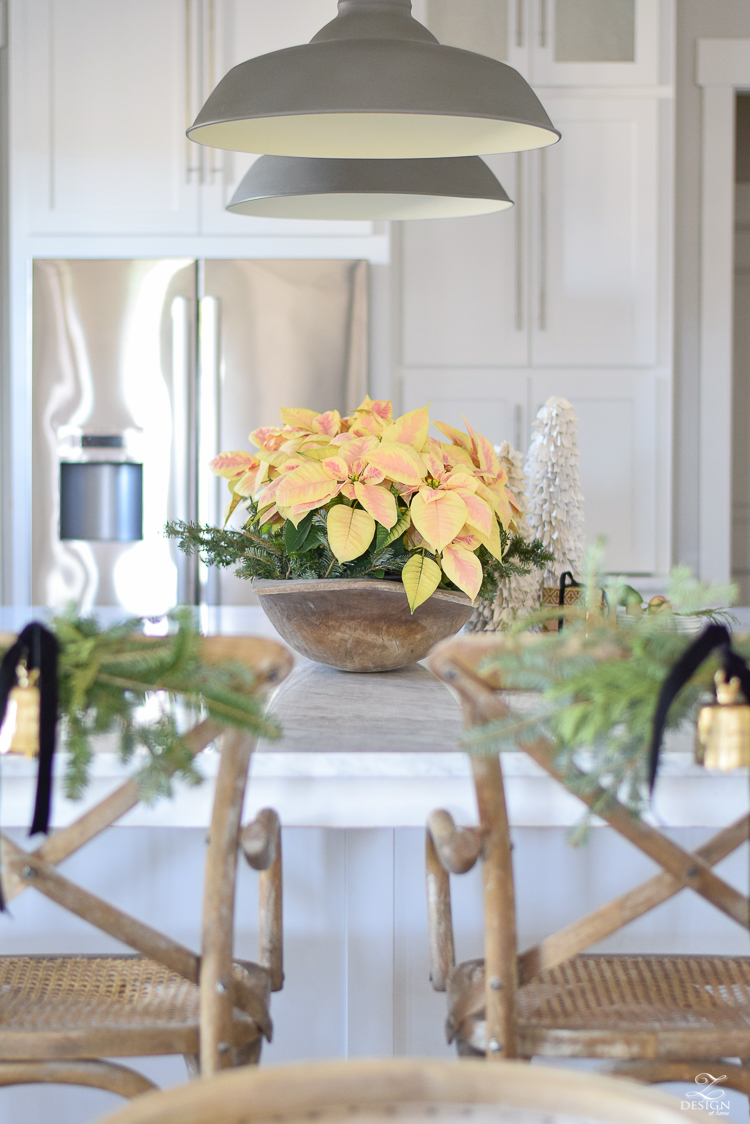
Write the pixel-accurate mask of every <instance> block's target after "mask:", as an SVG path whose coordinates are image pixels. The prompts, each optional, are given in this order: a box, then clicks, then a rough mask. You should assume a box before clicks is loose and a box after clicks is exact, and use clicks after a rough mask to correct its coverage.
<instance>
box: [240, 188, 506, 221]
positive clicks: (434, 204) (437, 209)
mask: <svg viewBox="0 0 750 1124" xmlns="http://www.w3.org/2000/svg"><path fill="white" fill-rule="evenodd" d="M512 206H513V204H512V202H511V201H510V200H506V199H466V198H461V197H456V196H443V195H419V194H411V193H408V194H407V193H400V192H390V193H386V192H366V191H362V192H359V191H358V192H336V193H333V194H326V195H283V196H271V197H266V198H260V199H248V200H245V201H243V202H241V203H236V204H233V205H232V206H230V207H227V210H228V211H232V212H233V213H234V214H238V215H256V216H260V217H264V218H278V219H346V220H357V219H360V220H370V221H373V222H375V221H385V220H395V219H444V218H446V219H447V218H460V217H462V216H468V215H485V214H489V213H490V212H492V211H504V210H506V209H507V208H508V207H512Z"/></svg>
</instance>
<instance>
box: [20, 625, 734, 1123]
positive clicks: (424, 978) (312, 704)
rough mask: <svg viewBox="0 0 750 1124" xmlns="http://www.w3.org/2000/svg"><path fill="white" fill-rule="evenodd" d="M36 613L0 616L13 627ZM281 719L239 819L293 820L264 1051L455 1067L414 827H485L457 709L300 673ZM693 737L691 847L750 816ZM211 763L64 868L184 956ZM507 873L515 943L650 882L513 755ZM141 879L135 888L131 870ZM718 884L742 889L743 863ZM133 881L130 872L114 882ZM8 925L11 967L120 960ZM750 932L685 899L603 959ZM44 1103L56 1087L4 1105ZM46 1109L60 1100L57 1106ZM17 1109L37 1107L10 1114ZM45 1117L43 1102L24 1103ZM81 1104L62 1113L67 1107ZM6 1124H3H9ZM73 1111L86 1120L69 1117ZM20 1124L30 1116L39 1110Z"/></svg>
mask: <svg viewBox="0 0 750 1124" xmlns="http://www.w3.org/2000/svg"><path fill="white" fill-rule="evenodd" d="M33 615H34V614H31V613H29V611H27V612H26V613H25V614H23V613H20V612H19V614H18V615H15V614H11V613H10V612H9V611H6V613H5V616H4V617H2V616H0V627H5V628H17V627H20V626H21V625H22V624H24V623H26V622H27V621H28V620H29V619H31V618H32V616H33ZM202 625H203V627H204V630H205V631H206V632H213V631H223V632H227V633H228V632H235V633H244V632H247V633H256V634H264V635H268V636H273V635H275V634H274V632H273V630H272V629H271V627H270V625H269V624H268V623H267V621H266V619H265V617H264V616H263V614H262V610H260V609H259V608H257V609H256V608H247V609H235V610H230V609H223V610H209V611H208V612H206V613H205V614H204V619H203V621H202ZM271 705H272V707H273V708H274V709H276V710H277V711H278V713H279V716H280V718H281V720H282V722H283V725H284V735H283V737H282V739H281V741H280V742H276V743H261V744H260V745H259V747H258V750H257V752H256V754H255V756H254V758H253V763H252V767H251V779H250V785H249V788H248V797H247V804H246V818H249V817H250V816H251V815H252V814H253V812H254V811H255V810H257V809H258V808H260V807H263V806H266V805H272V806H274V807H275V808H276V809H277V810H278V811H279V814H280V816H281V820H282V823H283V824H284V835H283V848H284V877H285V895H284V911H285V915H284V928H285V946H286V948H285V952H286V958H285V971H286V981H285V986H284V990H283V991H282V992H280V993H278V994H276V995H274V997H273V1003H272V1016H273V1019H274V1023H275V1028H276V1030H275V1036H274V1041H273V1043H272V1044H271V1045H270V1046H268V1047H266V1048H265V1049H264V1058H265V1059H266V1060H267V1061H273V1062H281V1061H286V1060H292V1059H300V1058H309V1057H326V1056H328V1057H330V1056H334V1057H335V1056H357V1055H389V1054H410V1055H434V1056H441V1055H442V1056H450V1054H451V1050H450V1048H449V1047H448V1046H447V1045H446V1044H445V1040H444V1037H443V1030H442V1024H443V1020H444V1017H445V999H444V996H442V995H440V994H436V993H434V992H433V991H432V990H431V987H430V984H429V980H428V943H427V926H426V911H425V899H424V870H423V863H424V823H425V819H426V816H427V814H428V812H429V811H431V810H432V809H433V808H435V807H441V806H442V807H447V808H449V809H450V810H451V811H452V812H453V813H454V815H455V817H456V819H457V820H458V821H459V822H464V823H473V822H476V807H475V802H474V794H473V786H472V784H471V781H470V772H469V766H468V761H467V759H466V757H465V755H464V754H463V753H461V752H460V751H458V750H457V749H456V745H457V742H458V739H459V738H460V734H461V720H460V713H459V709H458V705H457V703H456V702H455V700H454V698H453V696H452V694H451V693H450V692H449V691H448V690H447V688H445V687H444V686H443V685H442V684H441V683H439V682H438V681H437V680H435V679H434V678H433V677H432V675H431V674H430V673H429V671H427V669H426V668H425V667H423V666H421V665H413V666H412V667H410V668H407V669H403V670H401V671H398V672H388V673H383V674H381V675H377V676H366V675H351V674H347V673H340V672H336V671H333V670H332V669H329V668H324V667H322V666H320V665H315V664H311V663H310V662H309V661H304V660H302V659H298V661H297V665H296V667H295V670H294V671H293V673H292V675H291V676H290V677H289V679H288V680H287V681H286V682H285V683H284V684H282V685H281V687H280V688H279V689H278V690H277V693H276V695H275V696H274V699H273V700H272V704H271ZM101 748H102V749H103V752H100V753H97V754H96V755H95V759H94V762H93V765H92V783H91V785H90V788H89V790H88V792H87V794H86V798H85V800H84V802H83V803H72V802H69V801H66V800H65V799H64V796H63V795H62V792H61V780H62V772H63V770H64V759H63V757H62V755H61V756H60V758H59V760H58V762H57V765H56V774H57V777H56V788H55V797H54V806H53V819H54V822H56V823H58V824H64V823H66V822H69V821H70V820H71V819H73V818H75V817H76V816H77V815H80V813H81V811H82V810H83V809H84V808H85V807H86V805H87V804H89V803H93V802H95V801H96V800H97V799H100V798H101V797H102V796H103V795H105V794H106V792H108V791H110V790H111V789H112V788H114V787H116V786H117V785H118V784H119V783H121V781H122V779H123V776H124V775H125V774H126V773H128V772H129V771H130V770H131V768H132V766H131V767H128V768H127V769H125V768H124V767H123V766H122V765H121V764H120V763H119V760H118V758H117V755H116V753H114V752H113V749H114V747H113V745H112V744H111V743H110V744H109V745H106V744H105V745H103V746H102V747H101ZM691 750H692V733H691V732H690V731H687V732H686V733H685V734H681V735H678V736H676V737H673V738H672V739H671V740H670V742H669V753H668V754H667V755H666V759H665V763H664V768H663V773H662V776H661V779H660V781H659V786H658V790H657V794H656V800H655V803H654V810H653V813H652V815H653V817H654V820H655V822H657V823H659V824H668V825H669V826H670V828H671V829H672V830H673V832H674V836H675V838H676V839H678V840H679V842H680V843H681V844H682V845H683V846H686V847H694V846H696V845H698V843H700V842H701V841H702V840H703V839H704V838H705V837H706V836H707V835H708V834H710V833H711V829H715V828H716V827H717V826H719V825H722V824H726V823H728V822H730V821H731V820H733V819H735V818H736V817H737V816H739V815H741V814H742V813H743V812H744V811H745V810H746V808H747V783H746V780H745V779H744V778H743V777H741V776H737V775H736V774H730V775H724V776H722V775H716V774H713V775H711V774H707V773H706V772H705V771H704V770H702V769H700V768H699V767H697V766H695V765H694V764H693V763H692V757H691ZM216 764H217V754H216V752H215V751H214V750H211V749H209V750H207V751H205V752H204V753H203V754H201V756H200V757H199V759H198V765H199V768H200V769H201V771H202V772H203V774H204V776H205V777H206V783H205V784H204V785H203V786H200V787H198V788H188V787H186V786H182V785H178V786H177V793H176V796H175V799H173V800H171V801H170V800H161V801H159V802H158V803H157V804H156V805H155V806H154V807H152V808H147V807H145V806H140V807H138V808H136V809H134V810H133V811H132V812H131V813H129V814H128V816H127V817H125V818H124V819H123V821H121V824H120V825H119V826H118V827H117V829H116V830H113V831H110V832H108V833H107V834H106V835H105V836H103V837H102V838H101V839H99V840H97V841H95V842H94V843H92V844H90V845H88V846H87V847H85V848H83V850H82V851H81V852H80V853H78V854H76V855H74V856H72V857H71V858H70V859H68V860H67V861H66V863H65V864H64V866H63V872H64V873H67V874H69V875H70V877H71V878H74V879H76V880H78V881H80V882H81V883H82V884H83V885H84V886H87V887H89V888H90V889H91V890H92V891H93V892H95V893H99V894H101V895H102V896H103V897H106V898H108V899H109V900H111V901H113V902H114V903H115V904H117V905H119V906H120V907H121V908H123V909H125V910H128V911H130V912H133V913H134V914H136V915H137V916H140V917H142V918H143V919H144V920H147V921H149V922H151V923H153V924H154V925H156V926H158V927H159V928H162V929H164V930H165V931H166V932H168V933H170V934H171V935H173V936H174V937H175V938H176V939H178V940H181V941H183V942H184V943H185V944H188V945H190V946H192V947H198V945H199V931H200V902H201V892H202V876H201V873H200V872H201V869H202V867H201V864H202V859H203V850H204V843H205V834H206V833H205V828H206V824H207V822H208V809H209V807H210V799H211V781H212V778H213V776H214V775H215V771H216ZM504 767H505V769H506V775H507V777H508V792H509V804H510V811H511V817H512V821H513V825H514V834H515V841H516V850H515V857H516V862H517V864H518V872H519V878H518V886H519V902H518V913H519V929H520V935H521V940H522V942H523V943H524V944H527V943H532V942H533V941H535V940H536V939H538V938H539V937H540V936H542V935H544V934H545V933H546V932H549V931H551V930H552V929H554V928H557V927H559V926H560V925H561V924H564V923H565V922H566V921H568V920H570V919H572V918H574V917H576V916H580V914H581V913H583V912H584V911H586V910H587V909H590V908H593V907H594V906H595V905H597V904H599V903H600V902H602V901H604V900H607V899H609V898H610V897H611V896H612V895H613V894H615V893H617V892H620V891H625V890H627V889H628V888H629V887H631V886H633V885H634V884H636V883H637V882H639V881H641V880H642V879H644V878H646V877H648V876H649V875H650V874H652V873H653V872H654V870H655V868H654V866H653V865H652V864H651V862H650V861H649V860H648V859H646V858H645V857H644V856H643V855H640V854H638V853H637V852H636V851H634V850H633V849H632V848H631V847H630V846H629V845H628V844H627V843H625V842H624V841H623V840H622V839H621V838H618V837H617V836H616V835H615V833H614V832H612V831H611V830H610V829H609V828H607V827H598V828H597V829H596V830H595V831H594V832H593V833H592V838H591V840H590V842H589V844H587V845H585V846H583V847H578V848H573V847H572V846H571V845H570V843H569V842H568V835H569V831H570V828H571V826H573V825H575V824H576V823H577V822H579V820H580V817H581V814H582V811H583V809H582V805H581V804H580V803H579V801H578V800H577V799H576V798H574V797H573V796H570V795H569V794H567V793H566V792H564V791H563V790H562V789H561V788H560V787H559V786H558V785H557V784H556V783H555V782H554V781H552V780H550V779H549V778H548V777H547V776H546V775H545V774H544V773H542V772H541V770H540V769H539V768H538V767H537V766H536V765H534V764H533V762H531V761H530V760H529V759H528V758H526V756H525V755H524V754H520V753H511V754H507V755H505V756H504ZM0 769H1V770H2V786H1V797H2V800H1V803H0V816H2V820H0V822H2V824H3V826H4V828H5V829H10V828H14V829H15V830H13V831H12V834H13V837H14V838H15V839H16V840H17V841H18V842H20V843H21V844H22V845H28V843H27V839H26V836H25V830H24V828H25V825H27V824H28V823H29V819H30V808H31V802H32V793H33V780H34V773H35V768H34V764H33V762H29V761H27V760H25V759H21V758H7V757H6V758H4V759H2V761H1V762H0ZM137 868H140V870H141V871H142V877H141V878H135V879H134V878H133V876H132V873H131V872H132V870H133V869H137ZM719 869H720V872H721V873H722V874H723V876H724V877H727V878H728V879H730V880H732V881H734V882H736V884H737V885H738V886H739V887H741V888H744V887H745V885H746V882H747V863H746V859H745V856H744V854H743V851H742V850H740V851H739V852H738V853H737V854H735V855H734V856H731V857H730V858H729V859H727V860H725V862H724V863H723V864H721V867H720V868H719ZM126 871H127V872H128V874H127V876H126V874H125V872H126ZM480 878H481V875H480V872H479V871H478V870H476V869H475V870H473V871H471V872H470V873H469V874H467V875H465V876H463V877H461V878H456V879H454V880H453V882H454V920H455V925H456V938H457V954H458V956H459V958H461V959H465V958H467V957H470V956H478V955H481V953H482V943H483V919H482V904H481V902H482V899H481V887H480ZM255 880H256V875H255V874H254V872H253V871H251V870H249V869H248V868H246V867H245V865H244V864H242V869H241V878H240V888H239V893H240V897H239V905H238V911H237V922H238V925H237V939H236V954H237V955H238V956H247V957H249V958H252V957H253V956H254V955H255V946H256V941H257V928H256V904H255V899H256V893H255V888H256V882H255ZM11 911H12V913H11V916H6V917H2V918H0V943H1V945H2V949H3V951H7V952H12V951H61V952H62V951H74V950H75V951H84V952H86V951H106V950H108V949H112V950H115V949H117V948H118V946H117V945H116V943H115V942H114V941H108V940H107V938H105V937H102V936H101V934H95V933H94V932H93V930H91V929H90V928H89V927H88V926H86V925H85V923H83V922H82V921H78V920H77V919H76V918H74V917H71V916H68V915H63V914H62V913H61V911H60V910H58V909H57V907H56V906H54V905H53V904H52V903H49V902H47V901H45V900H44V899H42V898H41V897H40V896H39V895H36V894H34V892H33V890H27V891H26V892H25V893H23V894H22V895H21V896H20V897H19V898H17V899H16V900H15V901H14V902H13V903H12V906H11ZM746 944H747V936H746V934H743V933H742V931H741V930H740V929H739V928H738V927H737V926H736V925H733V924H732V923H731V922H730V921H729V920H727V919H726V918H724V917H722V916H721V915H720V914H718V913H717V912H716V911H715V910H713V909H711V908H710V907H708V906H707V905H705V904H704V903H702V902H700V901H699V900H698V899H696V898H695V896H694V895H685V894H680V895H678V896H677V897H675V898H674V899H672V900H671V901H670V902H668V903H665V905H663V906H662V907H660V909H659V910H658V911H656V912H655V913H653V914H652V915H649V916H647V917H644V918H642V919H640V920H639V921H637V922H635V923H634V924H633V925H632V926H630V928H628V929H627V930H626V931H625V932H624V933H621V934H618V935H617V937H614V938H612V939H611V940H609V941H608V942H606V943H605V945H603V946H602V947H607V948H612V949H613V950H614V949H616V950H619V951H626V950H627V949H629V948H632V949H639V950H641V951H643V950H646V951H649V950H651V951H708V950H713V951H716V952H725V953H730V952H732V953H735V952H745V951H746ZM139 1067H140V1068H141V1069H142V1070H143V1071H144V1072H146V1073H147V1074H148V1075H149V1076H152V1077H153V1079H154V1080H156V1081H157V1082H158V1083H160V1084H170V1083H173V1082H176V1081H181V1080H183V1079H184V1069H183V1063H182V1060H181V1059H179V1058H177V1059H168V1060H146V1061H144V1062H143V1063H142V1064H141V1063H139ZM22 1095H23V1097H26V1098H27V1097H29V1096H32V1095H33V1097H35V1098H40V1099H39V1102H38V1103H39V1114H40V1115H39V1118H40V1119H41V1118H42V1113H43V1112H44V1111H47V1110H46V1109H44V1108H43V1107H42V1106H43V1105H47V1106H48V1105H49V1103H50V1102H49V1101H47V1100H44V1098H45V1097H49V1095H50V1092H49V1090H45V1089H38V1090H34V1091H33V1093H32V1091H31V1090H23V1091H19V1092H18V1093H16V1092H15V1091H7V1092H6V1094H5V1096H4V1098H3V1100H4V1101H5V1103H6V1104H7V1105H8V1106H11V1105H12V1104H14V1103H16V1102H15V1101H14V1098H15V1097H16V1096H18V1097H19V1098H20V1097H21V1096H22ZM56 1095H57V1094H56ZM80 1096H86V1097H87V1098H89V1100H90V1101H91V1103H92V1104H93V1103H94V1099H95V1098H99V1099H97V1100H96V1104H97V1106H101V1107H98V1108H97V1112H92V1118H95V1117H96V1115H97V1113H98V1114H102V1113H103V1112H104V1111H105V1109H106V1108H108V1107H112V1108H113V1107H114V1099H113V1098H109V1097H107V1095H105V1094H99V1093H93V1092H91V1091H86V1092H84V1093H81V1092H80V1091H72V1090H65V1091H64V1096H63V1097H62V1099H61V1100H60V1102H59V1105H58V1106H57V1113H58V1115H57V1117H56V1120H59V1124H67V1121H68V1119H70V1120H71V1121H73V1120H80V1119H81V1114H80V1109H78V1110H75V1111H74V1110H73V1109H71V1114H70V1116H69V1117H68V1116H66V1114H65V1112H66V1110H65V1108H64V1104H65V1100H66V1098H75V1097H80ZM17 1103H18V1105H19V1106H20V1105H21V1104H24V1105H26V1104H28V1103H29V1102H28V1101H27V1100H23V1101H21V1100H18V1102H17ZM36 1103H37V1102H36V1101H35V1104H36ZM71 1103H72V1100H71ZM4 1111H8V1112H9V1111H10V1109H7V1110H5V1109H3V1106H2V1102H0V1122H1V1124H6V1120H7V1121H8V1124H9V1122H10V1120H11V1119H13V1115H12V1114H11V1115H8V1116H3V1112H4ZM76 1112H77V1115H76ZM30 1118H34V1117H33V1114H32V1116H31V1117H30Z"/></svg>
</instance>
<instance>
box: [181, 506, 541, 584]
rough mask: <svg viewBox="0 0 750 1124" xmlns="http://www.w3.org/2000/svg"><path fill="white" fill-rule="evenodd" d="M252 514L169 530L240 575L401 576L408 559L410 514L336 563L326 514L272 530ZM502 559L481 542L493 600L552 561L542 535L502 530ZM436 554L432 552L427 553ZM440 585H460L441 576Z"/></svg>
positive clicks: (193, 550)
mask: <svg viewBox="0 0 750 1124" xmlns="http://www.w3.org/2000/svg"><path fill="white" fill-rule="evenodd" d="M247 506H248V511H249V518H248V520H247V522H246V523H245V525H244V527H243V528H242V529H241V530H234V529H232V528H224V529H222V528H219V527H211V526H208V525H206V526H203V527H202V526H200V524H198V523H184V522H182V521H181V520H175V521H173V522H170V523H167V525H166V528H165V533H166V535H167V536H168V537H169V538H174V539H177V545H178V546H179V548H180V550H182V551H184V552H185V553H186V554H197V555H199V556H200V558H201V560H202V561H203V562H204V563H205V564H206V565H207V566H218V567H222V568H226V567H229V566H234V567H235V573H236V575H237V576H238V577H240V578H274V579H277V580H279V579H292V578H361V577H370V578H386V577H391V578H395V579H398V578H399V577H400V574H401V571H402V570H403V568H404V566H405V565H406V563H407V562H408V561H409V558H410V554H409V553H408V551H407V550H406V548H405V547H404V542H403V535H404V534H405V532H406V531H407V530H408V529H409V525H410V519H409V516H408V514H407V513H406V512H400V515H401V518H400V519H399V522H398V523H396V525H395V526H394V527H392V528H391V530H390V531H388V530H387V529H386V528H385V527H383V526H380V525H378V527H377V531H376V534H375V537H374V538H373V541H372V544H371V545H370V547H369V549H368V550H367V551H365V553H364V554H362V555H361V556H360V557H359V558H355V559H354V561H353V562H338V561H337V560H336V558H335V557H334V555H333V552H332V551H331V548H330V546H329V543H328V538H327V535H326V518H325V515H326V512H325V510H324V509H323V508H321V509H320V510H319V511H311V512H310V513H309V514H308V515H306V516H305V518H304V519H302V520H301V521H300V523H299V526H298V527H295V526H294V524H293V523H292V522H291V521H287V522H286V523H285V524H284V527H283V529H282V530H281V531H278V530H273V531H269V530H268V529H267V528H259V527H258V525H257V518H258V511H257V506H256V504H255V502H254V501H253V500H249V501H248V504H247ZM500 540H501V542H502V546H503V560H502V562H499V561H498V560H497V559H496V558H494V557H493V555H492V554H490V552H489V551H488V550H487V549H486V547H484V546H482V547H480V548H479V550H478V552H477V556H478V558H479V561H480V562H481V564H482V571H483V581H482V586H481V589H480V591H479V597H480V598H482V599H484V600H494V598H495V596H496V594H497V588H498V585H499V583H500V582H501V581H502V580H503V579H504V578H507V577H510V576H511V575H513V574H527V573H529V571H530V570H532V569H534V568H535V567H540V568H541V567H542V566H544V565H545V564H546V563H547V562H550V561H552V555H551V554H550V553H549V551H547V550H545V548H544V546H543V545H542V543H541V542H539V540H538V539H534V540H532V541H531V542H528V541H527V540H526V539H524V538H522V536H521V535H518V534H515V533H513V532H510V533H509V532H506V531H504V530H502V529H500ZM426 553H427V554H428V556H430V557H432V555H431V553H430V552H429V551H427V552H426ZM440 584H441V587H442V588H444V589H457V588H458V587H457V586H455V585H454V584H453V583H452V582H450V581H449V580H448V578H446V577H445V575H443V578H442V581H441V583H440Z"/></svg>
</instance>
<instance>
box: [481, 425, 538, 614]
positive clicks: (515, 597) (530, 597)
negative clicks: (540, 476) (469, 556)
mask: <svg viewBox="0 0 750 1124" xmlns="http://www.w3.org/2000/svg"><path fill="white" fill-rule="evenodd" d="M495 452H496V453H497V455H498V459H499V461H500V464H501V465H502V466H503V468H504V469H505V471H506V472H507V473H508V487H509V488H510V490H511V492H512V493H513V496H514V498H515V500H516V501H517V503H518V506H519V508H520V509H521V515H520V517H519V518H518V519H517V520H516V522H517V527H518V533H519V535H522V536H523V538H525V539H527V540H530V539H532V538H533V537H534V536H533V534H532V532H531V529H530V527H529V522H528V518H527V508H528V499H527V496H526V474H525V472H524V470H523V456H522V455H521V453H519V452H518V450H517V449H514V448H513V446H512V445H511V444H510V443H509V442H508V441H503V443H502V445H496V446H495ZM539 581H540V574H539V571H538V570H532V571H531V573H529V574H514V575H512V576H511V577H509V578H506V579H505V581H502V582H501V583H500V586H499V588H498V591H497V597H496V598H495V600H494V602H492V601H480V602H478V603H477V607H476V609H475V610H474V614H473V616H472V618H471V621H470V622H469V625H468V626H467V627H468V628H469V629H472V630H473V631H475V632H498V631H499V630H500V629H502V628H506V627H507V626H508V625H510V624H512V623H513V621H514V620H516V619H517V618H518V617H523V616H525V615H526V614H528V613H530V612H531V611H532V610H533V609H537V608H538V607H539V597H540V594H539V588H540V586H539Z"/></svg>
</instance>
